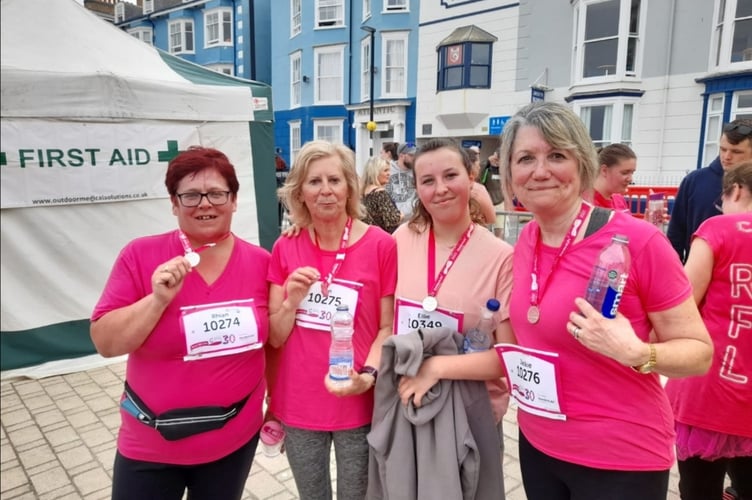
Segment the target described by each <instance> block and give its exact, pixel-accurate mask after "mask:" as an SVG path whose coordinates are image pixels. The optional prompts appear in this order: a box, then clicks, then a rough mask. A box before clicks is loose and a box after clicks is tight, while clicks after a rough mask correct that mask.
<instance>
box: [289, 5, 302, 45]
mask: <svg viewBox="0 0 752 500" xmlns="http://www.w3.org/2000/svg"><path fill="white" fill-rule="evenodd" d="M302 31H303V0H290V38H292V37H294V36H296V35H298V34H300V33H301V32H302Z"/></svg>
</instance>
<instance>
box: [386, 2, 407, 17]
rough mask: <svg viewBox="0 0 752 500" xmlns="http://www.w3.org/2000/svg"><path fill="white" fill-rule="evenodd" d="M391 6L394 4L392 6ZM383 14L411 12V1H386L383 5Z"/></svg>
mask: <svg viewBox="0 0 752 500" xmlns="http://www.w3.org/2000/svg"><path fill="white" fill-rule="evenodd" d="M390 4H394V5H392V6H390ZM381 9H382V10H381V13H382V14H393V13H398V12H409V10H410V2H409V0H384V1H383V2H382V4H381Z"/></svg>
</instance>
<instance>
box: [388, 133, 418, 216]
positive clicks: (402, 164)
mask: <svg viewBox="0 0 752 500" xmlns="http://www.w3.org/2000/svg"><path fill="white" fill-rule="evenodd" d="M415 151H416V148H415V144H413V143H411V142H407V143H404V144H402V145H400V147H399V148H398V149H397V161H396V162H393V163H392V166H391V171H390V173H389V180H388V181H387V183H386V186H385V188H386V191H387V192H388V193H389V196H391V197H392V200H394V204H395V205H397V208H398V209H399V211H400V212H402V214H403V215H404V217H403V218H402V220H403V221H409V220H410V218H411V217H412V216H413V205H414V202H415V198H416V193H415V176H414V174H413V161H414V160H415Z"/></svg>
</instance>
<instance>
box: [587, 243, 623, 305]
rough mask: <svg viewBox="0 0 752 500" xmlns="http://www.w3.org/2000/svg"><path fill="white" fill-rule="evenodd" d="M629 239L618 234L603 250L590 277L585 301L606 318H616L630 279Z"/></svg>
mask: <svg viewBox="0 0 752 500" xmlns="http://www.w3.org/2000/svg"><path fill="white" fill-rule="evenodd" d="M628 244H629V238H627V237H626V236H623V235H620V234H617V235H614V236H613V238H612V239H611V243H609V244H608V245H606V247H605V248H604V249H603V250H601V253H600V254H598V260H597V261H596V263H595V266H593V273H592V274H591V275H590V281H588V286H587V290H585V300H587V301H588V302H589V303H590V305H592V306H593V307H594V308H596V309H597V310H598V311H599V312H600V313H601V314H603V316H605V317H606V318H615V317H616V311H617V309H618V308H619V302H620V301H621V295H622V293H623V292H624V287H625V286H626V284H627V278H628V277H629V265H630V257H629V247H628Z"/></svg>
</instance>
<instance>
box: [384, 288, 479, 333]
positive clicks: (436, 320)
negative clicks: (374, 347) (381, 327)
mask: <svg viewBox="0 0 752 500" xmlns="http://www.w3.org/2000/svg"><path fill="white" fill-rule="evenodd" d="M464 317H465V315H464V313H461V312H459V311H451V310H449V309H444V308H443V307H437V308H436V310H434V311H430V312H429V311H426V310H425V309H423V305H422V304H421V303H420V302H416V301H414V300H409V299H403V298H400V297H398V298H397V300H396V301H395V311H394V333H395V334H396V335H402V334H404V333H409V332H412V331H414V330H417V329H419V328H442V327H445V328H449V329H451V330H454V331H456V332H461V331H462V323H463V319H464Z"/></svg>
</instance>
